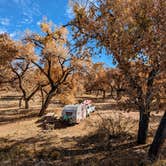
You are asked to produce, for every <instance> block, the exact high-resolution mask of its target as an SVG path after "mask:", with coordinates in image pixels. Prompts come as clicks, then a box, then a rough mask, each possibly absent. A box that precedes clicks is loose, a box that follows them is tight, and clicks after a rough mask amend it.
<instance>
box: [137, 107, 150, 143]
mask: <svg viewBox="0 0 166 166" xmlns="http://www.w3.org/2000/svg"><path fill="white" fill-rule="evenodd" d="M149 117H150V113H149V112H148V113H145V111H144V110H140V119H139V129H138V137H137V143H138V144H146V138H147V133H148V125H149Z"/></svg>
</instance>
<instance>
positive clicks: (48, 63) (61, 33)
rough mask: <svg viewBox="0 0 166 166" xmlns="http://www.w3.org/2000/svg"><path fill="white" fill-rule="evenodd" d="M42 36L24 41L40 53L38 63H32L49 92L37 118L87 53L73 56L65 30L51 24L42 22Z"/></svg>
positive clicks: (30, 37) (36, 35)
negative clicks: (41, 75) (45, 80)
mask: <svg viewBox="0 0 166 166" xmlns="http://www.w3.org/2000/svg"><path fill="white" fill-rule="evenodd" d="M41 30H42V32H43V35H39V34H31V35H28V36H27V37H26V39H25V40H26V41H28V42H31V43H33V44H34V45H35V48H36V49H38V51H39V52H40V55H39V61H38V62H36V61H32V63H33V64H34V65H36V66H37V67H38V68H39V70H40V71H41V73H42V74H43V75H44V76H45V78H46V79H47V81H48V83H49V90H48V92H47V94H46V97H45V99H44V103H43V105H42V108H41V110H40V113H39V116H42V115H43V114H44V113H45V111H46V109H47V107H48V105H49V103H50V101H51V99H52V98H53V97H54V96H55V95H57V94H58V90H59V88H60V87H61V86H62V85H64V84H65V82H66V80H67V78H68V76H69V75H71V74H72V72H73V71H74V70H75V68H76V67H79V66H82V65H83V59H84V56H85V55H86V56H87V55H88V54H87V53H84V54H82V53H79V52H78V53H77V56H74V55H73V53H72V51H71V50H70V48H69V46H68V42H67V33H68V32H67V29H66V28H64V27H60V28H57V27H54V26H53V25H51V23H49V22H47V21H44V22H43V23H42V24H41Z"/></svg>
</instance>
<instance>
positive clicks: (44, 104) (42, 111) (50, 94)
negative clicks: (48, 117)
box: [39, 89, 56, 116]
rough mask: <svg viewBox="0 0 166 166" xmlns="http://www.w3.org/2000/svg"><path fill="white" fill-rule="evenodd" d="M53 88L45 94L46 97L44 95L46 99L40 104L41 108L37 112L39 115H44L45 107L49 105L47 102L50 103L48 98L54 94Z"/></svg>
mask: <svg viewBox="0 0 166 166" xmlns="http://www.w3.org/2000/svg"><path fill="white" fill-rule="evenodd" d="M55 90H56V89H51V90H50V91H49V93H48V94H47V97H46V99H45V101H44V103H43V105H42V108H41V110H40V112H39V116H43V115H44V113H45V111H46V109H47V107H48V105H49V103H50V100H51V99H52V97H53V96H54V95H53V94H54V92H55Z"/></svg>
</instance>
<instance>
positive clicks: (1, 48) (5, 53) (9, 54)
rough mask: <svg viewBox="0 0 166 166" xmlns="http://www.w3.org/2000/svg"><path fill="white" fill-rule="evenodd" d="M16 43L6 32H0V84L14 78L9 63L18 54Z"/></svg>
mask: <svg viewBox="0 0 166 166" xmlns="http://www.w3.org/2000/svg"><path fill="white" fill-rule="evenodd" d="M17 44H18V43H17V42H15V41H13V40H12V39H11V38H10V36H9V35H8V34H0V52H1V54H0V84H2V83H8V82H12V81H13V80H15V78H12V72H11V70H10V63H11V61H12V60H13V59H15V58H16V57H17V55H18V49H17Z"/></svg>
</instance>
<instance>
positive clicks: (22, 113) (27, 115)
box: [0, 108, 38, 125]
mask: <svg viewBox="0 0 166 166" xmlns="http://www.w3.org/2000/svg"><path fill="white" fill-rule="evenodd" d="M37 115H38V109H37V108H36V109H7V110H1V111H0V125H4V124H9V123H14V122H18V121H22V120H26V119H31V118H34V117H36V116H37Z"/></svg>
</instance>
